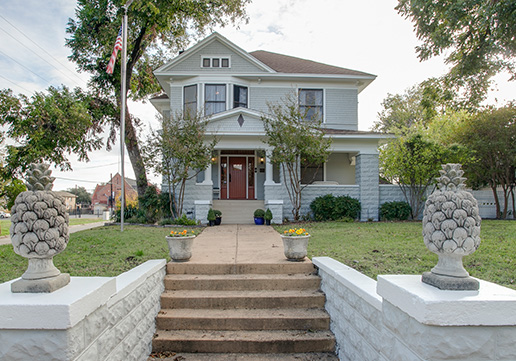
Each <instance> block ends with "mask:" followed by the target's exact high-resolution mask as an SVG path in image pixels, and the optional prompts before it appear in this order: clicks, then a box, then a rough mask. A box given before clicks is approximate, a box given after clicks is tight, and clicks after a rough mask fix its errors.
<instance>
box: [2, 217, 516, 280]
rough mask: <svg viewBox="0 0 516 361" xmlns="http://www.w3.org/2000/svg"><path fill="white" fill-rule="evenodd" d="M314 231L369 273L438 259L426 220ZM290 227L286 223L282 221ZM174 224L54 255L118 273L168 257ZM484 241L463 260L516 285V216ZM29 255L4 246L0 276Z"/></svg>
mask: <svg viewBox="0 0 516 361" xmlns="http://www.w3.org/2000/svg"><path fill="white" fill-rule="evenodd" d="M302 227H305V228H306V229H307V230H308V231H309V232H310V234H311V235H312V237H311V239H310V242H309V246H308V255H309V256H310V257H315V256H329V257H332V258H334V259H336V260H338V261H340V262H342V263H344V264H346V265H348V266H350V267H353V268H355V269H357V270H358V271H360V272H362V273H364V274H366V275H367V276H369V277H371V278H374V279H376V276H377V275H379V274H422V273H423V272H425V271H429V270H430V269H431V268H432V267H433V266H435V264H436V263H437V256H436V255H434V254H433V253H431V252H430V251H428V250H427V249H426V247H425V245H424V243H423V237H422V235H421V232H422V227H421V222H371V223H341V222H328V223H307V224H303V225H302ZM278 229H285V227H278ZM169 233H170V228H161V227H160V228H157V227H156V228H154V227H141V226H126V228H125V230H124V233H121V232H120V228H119V227H100V228H95V229H92V230H87V231H82V232H77V233H73V234H71V235H70V242H69V244H68V247H67V248H66V249H65V251H63V252H62V253H61V254H59V255H57V256H56V257H54V263H55V265H56V266H57V267H58V268H59V269H60V270H61V272H66V273H70V275H72V276H116V275H119V274H120V273H122V272H125V271H127V270H129V269H131V268H133V267H135V266H137V265H138V264H141V263H143V262H145V261H147V260H150V259H160V258H166V259H167V260H168V259H170V258H169V256H168V247H167V244H166V242H165V236H166V235H168V234H169ZM481 238H482V242H481V243H480V247H479V249H478V250H477V252H475V253H474V254H472V255H470V256H468V257H465V258H464V266H465V267H466V269H467V271H468V272H469V273H470V274H471V275H472V276H474V277H477V278H481V279H484V280H487V281H491V282H495V283H498V284H501V285H503V286H506V287H510V288H513V289H516V282H515V281H516V260H514V259H513V257H514V255H515V254H516V222H514V221H493V220H487V221H483V222H482V231H481ZM26 268H27V260H26V259H25V258H23V257H20V256H18V255H16V254H15V253H14V251H13V248H12V246H11V245H5V246H0V282H5V281H8V280H10V279H13V278H16V277H19V276H21V274H22V273H23V272H24V271H25V269H26Z"/></svg>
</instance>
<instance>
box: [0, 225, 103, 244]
mask: <svg viewBox="0 0 516 361" xmlns="http://www.w3.org/2000/svg"><path fill="white" fill-rule="evenodd" d="M103 225H104V222H96V223H87V224H78V225H76V226H70V227H69V231H70V233H75V232H80V231H85V230H87V229H91V228H97V227H102V226H103ZM6 244H11V237H10V236H2V237H0V246H3V245H6Z"/></svg>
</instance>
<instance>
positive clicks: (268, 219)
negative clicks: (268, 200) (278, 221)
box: [264, 208, 272, 221]
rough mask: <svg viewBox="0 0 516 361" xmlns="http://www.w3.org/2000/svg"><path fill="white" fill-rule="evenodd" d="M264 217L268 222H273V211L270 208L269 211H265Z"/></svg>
mask: <svg viewBox="0 0 516 361" xmlns="http://www.w3.org/2000/svg"><path fill="white" fill-rule="evenodd" d="M264 217H265V220H267V221H270V220H272V211H271V210H270V209H269V208H267V210H266V211H265V215H264Z"/></svg>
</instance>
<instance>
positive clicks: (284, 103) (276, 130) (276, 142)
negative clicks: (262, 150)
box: [262, 93, 331, 221]
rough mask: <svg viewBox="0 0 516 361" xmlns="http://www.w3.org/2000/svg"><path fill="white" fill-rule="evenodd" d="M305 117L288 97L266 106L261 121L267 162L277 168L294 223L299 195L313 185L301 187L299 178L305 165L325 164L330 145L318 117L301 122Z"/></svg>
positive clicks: (297, 217)
mask: <svg viewBox="0 0 516 361" xmlns="http://www.w3.org/2000/svg"><path fill="white" fill-rule="evenodd" d="M305 116H306V112H302V111H301V109H300V108H299V102H298V97H297V94H295V93H289V94H287V96H285V97H284V98H282V100H281V101H280V102H277V103H268V114H267V115H265V116H263V117H262V121H263V124H264V128H265V135H266V137H267V138H266V139H265V140H264V142H265V143H266V144H267V145H268V146H269V147H270V148H271V151H270V159H271V162H272V163H273V164H279V165H281V169H282V173H283V179H284V181H285V187H286V189H287V193H288V196H289V199H290V202H291V203H292V215H293V217H294V220H296V221H297V220H299V216H300V214H299V210H300V209H301V193H302V191H303V189H305V188H306V186H307V185H308V184H310V183H311V182H313V178H312V179H311V180H305V184H302V175H303V174H304V173H305V172H304V171H305V170H306V168H307V167H308V166H309V165H316V166H317V167H319V166H320V165H321V164H323V163H325V162H326V161H327V160H328V157H329V155H330V151H329V148H330V145H331V138H329V137H325V134H324V131H323V130H322V129H321V125H322V124H321V123H322V121H321V119H320V117H319V116H318V115H317V114H316V115H315V116H314V117H312V119H311V120H305ZM314 176H315V174H314Z"/></svg>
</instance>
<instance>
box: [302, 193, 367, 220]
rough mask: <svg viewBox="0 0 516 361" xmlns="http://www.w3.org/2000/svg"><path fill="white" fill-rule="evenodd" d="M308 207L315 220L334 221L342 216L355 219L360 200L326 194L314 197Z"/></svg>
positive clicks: (358, 210)
mask: <svg viewBox="0 0 516 361" xmlns="http://www.w3.org/2000/svg"><path fill="white" fill-rule="evenodd" d="M310 209H311V210H312V213H313V215H314V219H315V220H316V221H336V220H339V219H343V218H351V219H356V218H358V216H359V214H360V209H361V205H360V201H358V200H357V199H354V198H351V197H348V196H338V197H335V196H334V195H333V194H326V195H324V196H320V197H317V198H315V199H314V200H313V201H312V203H311V204H310Z"/></svg>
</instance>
